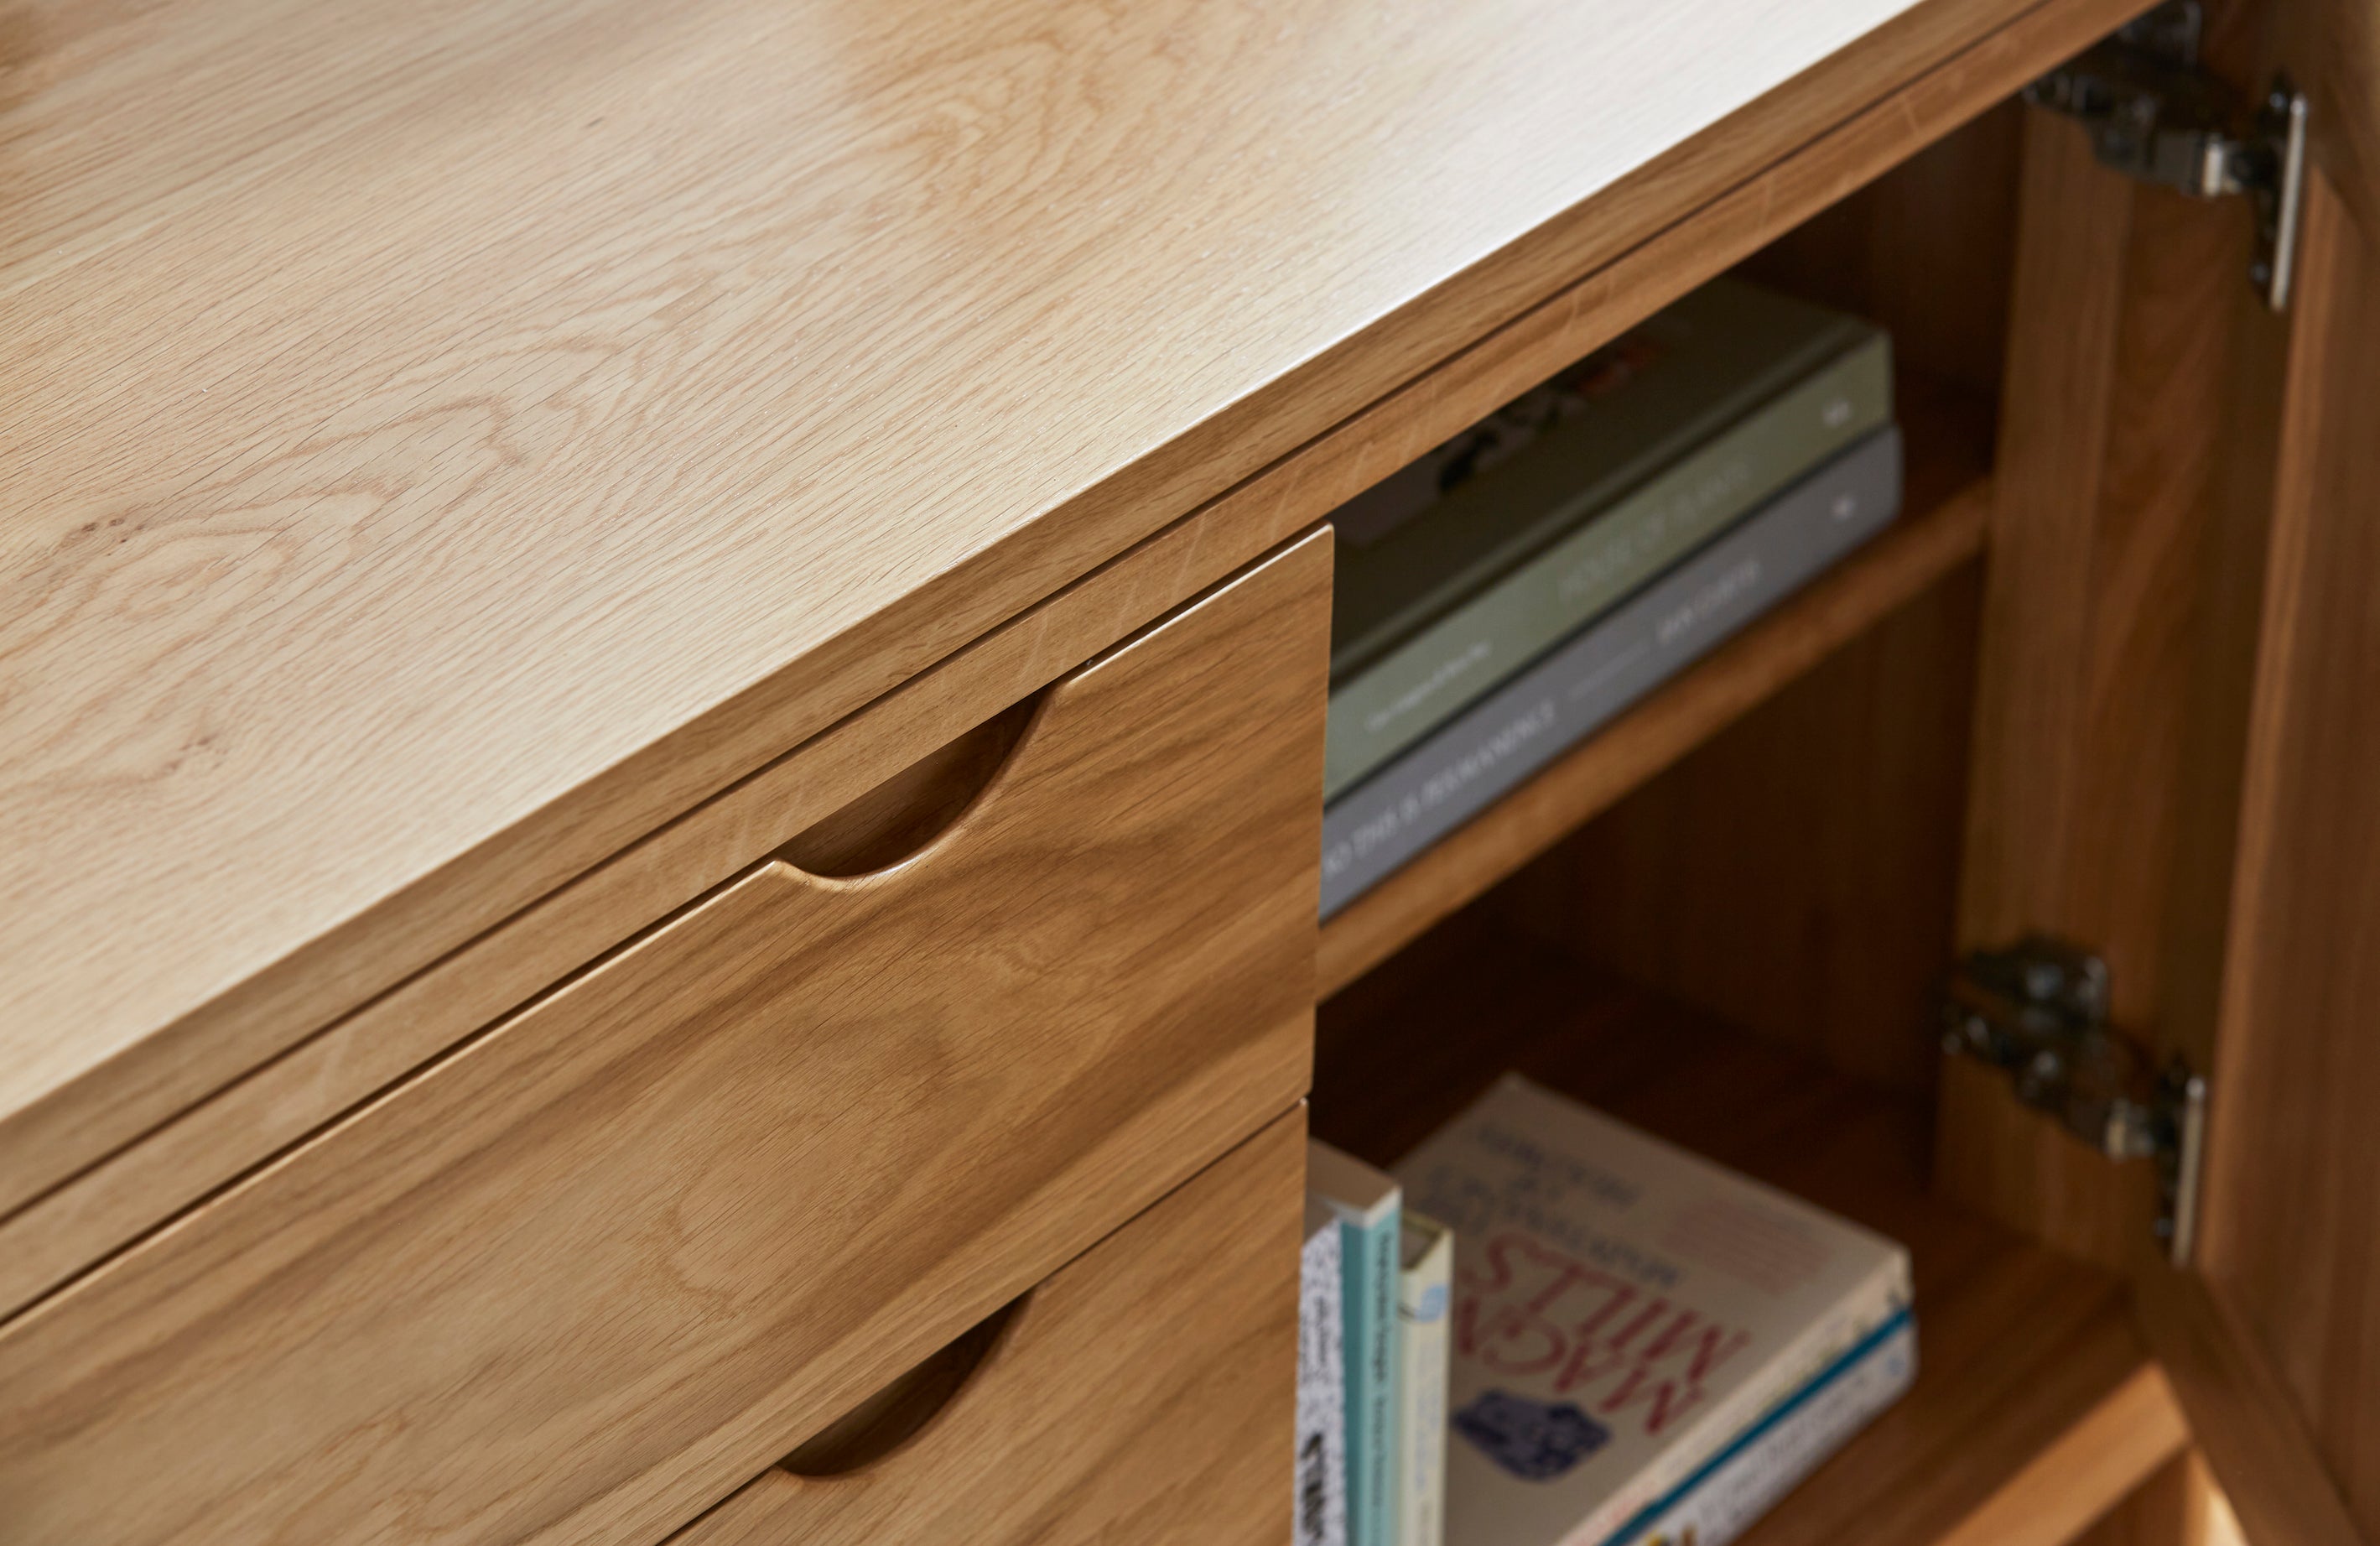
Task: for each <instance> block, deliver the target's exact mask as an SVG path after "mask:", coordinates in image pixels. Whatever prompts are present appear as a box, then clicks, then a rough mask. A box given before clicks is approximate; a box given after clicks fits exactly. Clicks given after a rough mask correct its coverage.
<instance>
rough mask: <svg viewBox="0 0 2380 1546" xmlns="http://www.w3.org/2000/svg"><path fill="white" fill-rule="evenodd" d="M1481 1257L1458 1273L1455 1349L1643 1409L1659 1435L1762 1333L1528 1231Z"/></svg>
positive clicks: (1619, 1413)
mask: <svg viewBox="0 0 2380 1546" xmlns="http://www.w3.org/2000/svg"><path fill="white" fill-rule="evenodd" d="M1480 1256H1481V1259H1482V1260H1481V1262H1480V1264H1478V1265H1475V1266H1474V1265H1466V1266H1465V1267H1463V1269H1462V1270H1461V1271H1459V1272H1456V1274H1455V1284H1454V1288H1455V1303H1454V1326H1453V1331H1454V1349H1455V1356H1456V1357H1463V1358H1469V1359H1472V1360H1474V1361H1475V1362H1476V1363H1477V1364H1478V1365H1479V1366H1480V1367H1481V1368H1483V1369H1489V1370H1492V1371H1493V1372H1495V1373H1498V1374H1502V1375H1507V1376H1518V1377H1524V1378H1539V1377H1543V1378H1545V1379H1547V1381H1548V1384H1549V1386H1550V1392H1549V1394H1554V1395H1565V1396H1573V1397H1574V1398H1576V1399H1577V1400H1578V1401H1579V1402H1580V1403H1581V1404H1582V1405H1584V1406H1590V1407H1592V1408H1593V1409H1594V1410H1595V1411H1596V1412H1597V1414H1598V1415H1600V1416H1602V1417H1605V1418H1621V1417H1623V1416H1628V1415H1632V1414H1633V1416H1634V1417H1635V1418H1637V1419H1638V1420H1640V1421H1641V1422H1642V1423H1643V1425H1644V1430H1645V1432H1646V1433H1648V1434H1651V1435H1653V1436H1655V1437H1658V1436H1659V1435H1660V1434H1662V1433H1663V1432H1665V1431H1666V1430H1668V1429H1669V1428H1670V1425H1671V1424H1673V1423H1675V1422H1676V1421H1677V1420H1678V1419H1679V1418H1682V1417H1683V1416H1685V1414H1686V1413H1688V1412H1690V1411H1692V1410H1693V1409H1694V1406H1696V1404H1698V1403H1699V1402H1700V1401H1701V1400H1702V1398H1703V1394H1704V1391H1705V1388H1706V1385H1707V1383H1708V1382H1709V1381H1710V1379H1711V1377H1712V1376H1713V1375H1714V1374H1716V1373H1717V1372H1718V1369H1719V1368H1720V1366H1721V1365H1723V1364H1725V1363H1726V1362H1727V1360H1728V1359H1730V1358H1731V1357H1734V1356H1735V1355H1736V1354H1738V1353H1740V1352H1742V1351H1743V1348H1744V1347H1745V1346H1746V1345H1748V1344H1749V1343H1750V1342H1751V1340H1752V1335H1751V1333H1749V1332H1747V1331H1743V1330H1737V1329H1730V1328H1729V1327H1727V1326H1724V1325H1721V1324H1719V1323H1718V1322H1717V1321H1706V1320H1705V1319H1704V1318H1703V1317H1702V1316H1701V1315H1699V1314H1698V1313H1696V1312H1695V1311H1694V1310H1693V1309H1688V1308H1686V1307H1685V1306H1683V1305H1679V1304H1674V1303H1672V1302H1671V1301H1670V1300H1669V1299H1667V1298H1665V1297H1662V1296H1658V1295H1652V1294H1647V1293H1646V1292H1645V1291H1644V1290H1642V1289H1640V1288H1638V1287H1637V1286H1636V1285H1635V1284H1631V1283H1629V1282H1628V1281H1626V1280H1625V1279H1623V1278H1621V1277H1618V1276H1615V1275H1614V1274H1612V1273H1610V1272H1604V1271H1603V1270H1602V1269H1600V1268H1597V1267H1594V1266H1591V1265H1589V1264H1588V1263H1586V1262H1584V1261H1580V1260H1576V1259H1575V1258H1573V1257H1571V1256H1569V1255H1566V1254H1565V1253H1563V1252H1561V1251H1558V1250H1556V1249H1554V1248H1552V1247H1550V1246H1548V1245H1546V1244H1545V1243H1544V1242H1543V1241H1541V1240H1537V1239H1535V1238H1532V1237H1531V1236H1526V1235H1517V1234H1509V1233H1508V1234H1500V1235H1494V1236H1489V1237H1488V1239H1487V1241H1486V1242H1485V1243H1484V1245H1483V1246H1482V1248H1481V1251H1480Z"/></svg>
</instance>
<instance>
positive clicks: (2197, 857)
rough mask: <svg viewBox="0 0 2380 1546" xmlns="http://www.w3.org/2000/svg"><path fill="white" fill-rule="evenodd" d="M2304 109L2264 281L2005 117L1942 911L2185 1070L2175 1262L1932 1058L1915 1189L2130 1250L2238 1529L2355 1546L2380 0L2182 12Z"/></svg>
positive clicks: (2377, 1491)
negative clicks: (1968, 619)
mask: <svg viewBox="0 0 2380 1546" xmlns="http://www.w3.org/2000/svg"><path fill="white" fill-rule="evenodd" d="M2206 61H2207V64H2208V65H2209V67H2211V69H2212V71H2213V72H2214V73H2215V74H2216V75H2218V76H2220V77H2224V78H2228V79H2229V80H2230V81H2231V83H2232V84H2233V85H2234V86H2235V87H2240V88H2254V89H2257V90H2259V91H2261V89H2262V87H2263V85H2264V83H2265V82H2266V81H2267V80H2269V79H2272V76H2273V72H2274V70H2275V69H2276V68H2279V69H2285V70H2287V71H2288V72H2289V75H2290V76H2291V78H2292V79H2295V80H2296V81H2297V82H2298V83H2299V85H2300V86H2301V88H2303V89H2304V90H2305V91H2306V92H2307V94H2308V96H2309V98H2310V101H2311V116H2310V120H2309V122H2310V125H2311V144H2312V151H2313V154H2312V158H2311V159H2312V163H2313V171H2312V174H2311V176H2310V177H2309V179H2308V189H2307V194H2306V198H2305V202H2304V207H2303V214H2302V224H2301V227H2300V234H2299V250H2298V256H2297V261H2296V265H2295V273H2294V279H2295V283H2294V287H2293V295H2292V297H2291V298H2290V300H2289V306H2288V309H2287V310H2285V311H2282V312H2279V313H2276V312H2273V311H2271V310H2268V309H2267V308H2265V305H2264V304H2263V302H2262V300H2261V298H2259V297H2258V296H2257V295H2256V293H2255V291H2254V289H2253V286H2252V285H2251V284H2250V282H2249V279H2248V272H2249V266H2250V263H2251V262H2252V259H2253V247H2254V231H2253V220H2252V218H2251V215H2250V212H2249V211H2248V210H2247V208H2246V207H2245V203H2244V201H2240V200H2237V199H2233V200H2229V201H2212V202H2209V201H2196V200H2192V199H2187V198H2185V197H2183V196H2182V195H2180V194H2179V193H2174V192H2170V191H2167V190H2164V189H2156V188H2154V187H2151V186H2148V185H2145V184H2143V183H2139V182H2135V181H2133V180H2131V179H2130V178H2128V177H2125V176H2123V175H2122V174H2119V173H2117V172H2113V171H2110V170H2108V169H2107V167H2105V166H2103V165H2101V164H2098V162H2097V161H2096V159H2095V156H2094V154H2093V152H2092V149H2091V146H2090V144H2089V142H2088V140H2087V139H2086V137H2085V135H2084V134H2083V130H2082V128H2080V127H2079V126H2078V125H2076V124H2074V123H2073V122H2071V121H2070V120H2069V119H2066V118H2063V117H2061V116H2058V115H2055V114H2052V113H2050V112H2047V111H2046V110H2042V109H2034V110H2031V111H2030V112H2029V115H2028V122H2027V125H2026V138H2025V152H2024V154H2025V160H2024V166H2023V181H2022V214H2021V220H2020V234H2019V243H2018V251H2017V254H2016V273H2015V297H2016V298H2015V304H2014V320H2013V321H2012V323H2011V326H2010V352H2009V360H2008V376H2009V381H2010V390H2009V394H2008V397H2007V401H2006V403H2005V404H2004V406H2003V415H2002V424H2001V430H2000V439H1999V450H1998V462H1997V469H1996V480H1995V490H1996V493H1995V510H1994V517H1993V530H1992V535H1991V539H1990V543H1991V545H1990V557H1989V571H1988V578H1987V585H1986V591H1985V613H1984V635H1983V639H1982V649H1981V655H1980V662H1979V677H1978V684H1977V711H1976V721H1975V738H1974V744H1973V752H1972V759H1971V778H1970V790H1969V813H1968V830H1967V836H1966V844H1965V849H1966V858H1965V864H1964V869H1963V872H1962V873H1963V880H1962V886H1963V890H1962V895H1961V904H1960V928H1961V935H1962V938H1963V943H1965V944H1966V945H1967V946H1969V947H1984V948H1988V947H1995V946H2000V945H2005V944H2007V943H2010V941H2012V940H2014V939H2015V938H2016V937H2017V936H2019V935H2021V934H2022V933H2026V932H2029V931H2046V932H2050V933H2054V934H2059V935H2063V936H2065V937H2067V938H2070V939H2072V940H2075V941H2078V942H2082V943H2085V944H2087V945H2088V946H2089V947H2090V948H2091V949H2093V950H2094V951H2095V952H2096V953H2098V954H2099V955H2100V956H2103V957H2104V958H2105V959H2106V960H2107V962H2108V963H2109V965H2110V968H2111V970H2112V982H2113V986H2114V1000H2115V1002H2114V1010H2115V1019H2116V1022H2117V1023H2118V1024H2119V1025H2120V1026H2124V1027H2127V1028H2130V1029H2133V1030H2135V1031H2137V1032H2140V1033H2142V1034H2143V1035H2144V1036H2145V1037H2146V1038H2147V1039H2149V1040H2150V1041H2154V1042H2155V1054H2156V1055H2157V1056H2159V1057H2164V1056H2168V1055H2172V1054H2179V1055H2180V1056H2181V1057H2183V1058H2185V1059H2187V1061H2188V1062H2189V1064H2190V1065H2191V1066H2192V1068H2194V1069H2196V1070H2197V1071H2199V1072H2201V1073H2202V1074H2204V1076H2205V1077H2206V1080H2207V1088H2208V1097H2207V1106H2206V1112H2207V1127H2206V1138H2205V1142H2204V1150H2203V1155H2204V1158H2203V1163H2202V1165H2201V1168H2200V1171H2199V1175H2200V1180H2201V1190H2200V1194H2199V1206H2198V1210H2197V1228H2196V1231H2195V1237H2194V1240H2193V1241H2192V1243H2191V1246H2190V1249H2189V1250H2188V1253H2187V1256H2186V1259H2185V1260H2184V1262H2183V1264H2182V1265H2180V1266H2179V1267H2177V1266H2175V1265H2173V1264H2172V1263H2171V1262H2170V1261H2168V1260H2167V1255H2166V1252H2165V1251H2164V1250H2162V1249H2161V1248H2159V1247H2158V1246H2157V1244H2156V1242H2155V1238H2154V1237H2153V1236H2152V1235H2151V1233H2150V1229H2149V1224H2150V1219H2151V1216H2152V1214H2153V1212H2154V1211H2155V1208H2156V1206H2157V1199H2156V1197H2155V1186H2154V1183H2153V1179H2152V1177H2151V1176H2150V1175H2149V1174H2148V1170H2149V1167H2147V1166H2145V1165H2140V1164H2134V1165H2126V1166H2115V1165H2110V1164H2108V1163H2107V1162H2105V1161H2104V1160H2102V1159H2100V1158H2098V1157H2097V1156H2096V1155H2095V1154H2092V1153H2091V1152H2089V1151H2088V1150H2085V1149H2083V1146H2082V1145H2080V1144H2077V1143H2075V1142H2073V1141H2072V1140H2071V1139H2070V1138H2068V1137H2067V1136H2066V1135H2065V1134H2064V1133H2062V1132H2060V1131H2058V1130H2056V1129H2054V1128H2052V1127H2051V1126H2049V1125H2048V1124H2046V1122H2044V1121H2042V1120H2041V1119H2040V1118H2038V1117H2037V1116H2036V1115H2034V1114H2030V1113H2027V1112H2025V1111H2023V1110H2022V1108H2021V1107H2018V1106H2016V1105H2015V1104H2014V1103H2013V1102H2011V1101H2010V1098H2009V1095H2008V1090H2007V1086H2006V1081H2005V1080H2004V1079H1999V1078H1998V1076H1997V1075H1994V1074H1992V1073H1990V1072H1989V1071H1986V1070H1983V1069H1982V1068H1981V1067H1980V1065H1973V1064H1971V1063H1968V1062H1966V1061H1965V1060H1961V1059H1955V1058H1954V1059H1951V1060H1949V1064H1948V1065H1946V1068H1945V1072H1944V1087H1943V1098H1942V1108H1941V1109H1942V1119H1941V1126H1940V1130H1939V1133H1938V1135H1937V1137H1938V1147H1937V1186H1938V1187H1940V1188H1941V1189H1943V1190H1945V1191H1946V1192H1948V1193H1949V1194H1950V1195H1952V1196H1954V1197H1957V1198H1960V1199H1962V1200H1964V1201H1967V1202H1969V1203H1970V1204H1973V1205H1974V1206H1978V1207H1981V1208H1984V1209H1985V1210H1986V1211H1992V1212H1996V1213H1998V1214H1999V1215H2000V1216H2002V1217H2004V1218H2007V1219H2009V1220H2010V1221H2011V1222H2013V1223H2019V1224H2021V1225H2022V1226H2023V1227H2025V1228H2028V1229H2030V1230H2031V1231H2032V1232H2034V1233H2035V1234H2037V1235H2040V1236H2044V1237H2045V1238H2046V1239H2048V1240H2049V1241H2050V1242H2051V1243H2053V1244H2056V1245H2058V1246H2060V1247H2062V1248H2066V1249H2068V1250H2070V1251H2073V1252H2076V1253H2078V1254H2082V1255H2084V1256H2087V1257H2091V1258H2094V1259H2095V1260H2101V1261H2103V1262H2105V1263H2106V1264H2107V1265H2109V1266H2111V1267H2115V1268H2118V1269H2119V1270H2124V1271H2127V1272H2131V1274H2132V1276H2133V1279H2134V1281H2135V1283H2136V1284H2137V1286H2138V1301H2137V1302H2138V1306H2139V1311H2140V1321H2141V1325H2142V1329H2143V1336H2144V1337H2145V1339H2146V1341H2147V1343H2148V1345H2149V1347H2150V1350H2151V1351H2152V1352H2154V1353H2155V1356H2156V1357H2157V1358H2158V1360H2159V1362H2160V1363H2161V1364H2162V1366H2163V1368H2164V1369H2165V1372H2166V1375H2167V1378H2168V1380H2169V1381H2170V1382H2171V1385H2172V1388H2173V1391H2174V1393H2175V1394H2177V1395H2178V1396H2179V1398H2180V1404H2181V1406H2182V1409H2183V1412H2184V1415H2185V1417H2186V1418H2187V1419H2188V1422H2189V1425H2190V1428H2191V1430H2192V1436H2193V1439H2194V1441H2195V1443H2197V1445H2198V1447H2199V1448H2200V1449H2201V1451H2202V1452H2203V1454H2204V1457H2205V1460H2206V1462H2207V1464H2208V1467H2209V1468H2211V1470H2212V1471H2213V1473H2214V1475H2215V1477H2216V1479H2217V1481H2218V1482H2219V1483H2220V1485H2221V1486H2222V1488H2223V1490H2224V1491H2225V1493H2226V1494H2227V1495H2228V1498H2229V1500H2230V1502H2231V1504H2232V1507H2233V1509H2234V1510H2235V1511H2236V1513H2237V1515H2238V1516H2239V1519H2240V1525H2241V1527H2242V1528H2243V1530H2244V1531H2245V1533H2246V1534H2247V1536H2248V1538H2249V1539H2250V1540H2252V1541H2253V1542H2255V1543H2256V1546H2282V1543H2285V1542H2286V1543H2312V1546H2351V1543H2354V1542H2358V1541H2361V1542H2365V1543H2367V1546H2369V1543H2374V1542H2380V192H2375V190H2380V116H2375V104H2380V89H2375V82H2380V0H2239V3H2236V4H2231V5H2228V6H2227V5H2217V6H2210V7H2209V12H2208V16H2207V35H2206Z"/></svg>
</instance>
